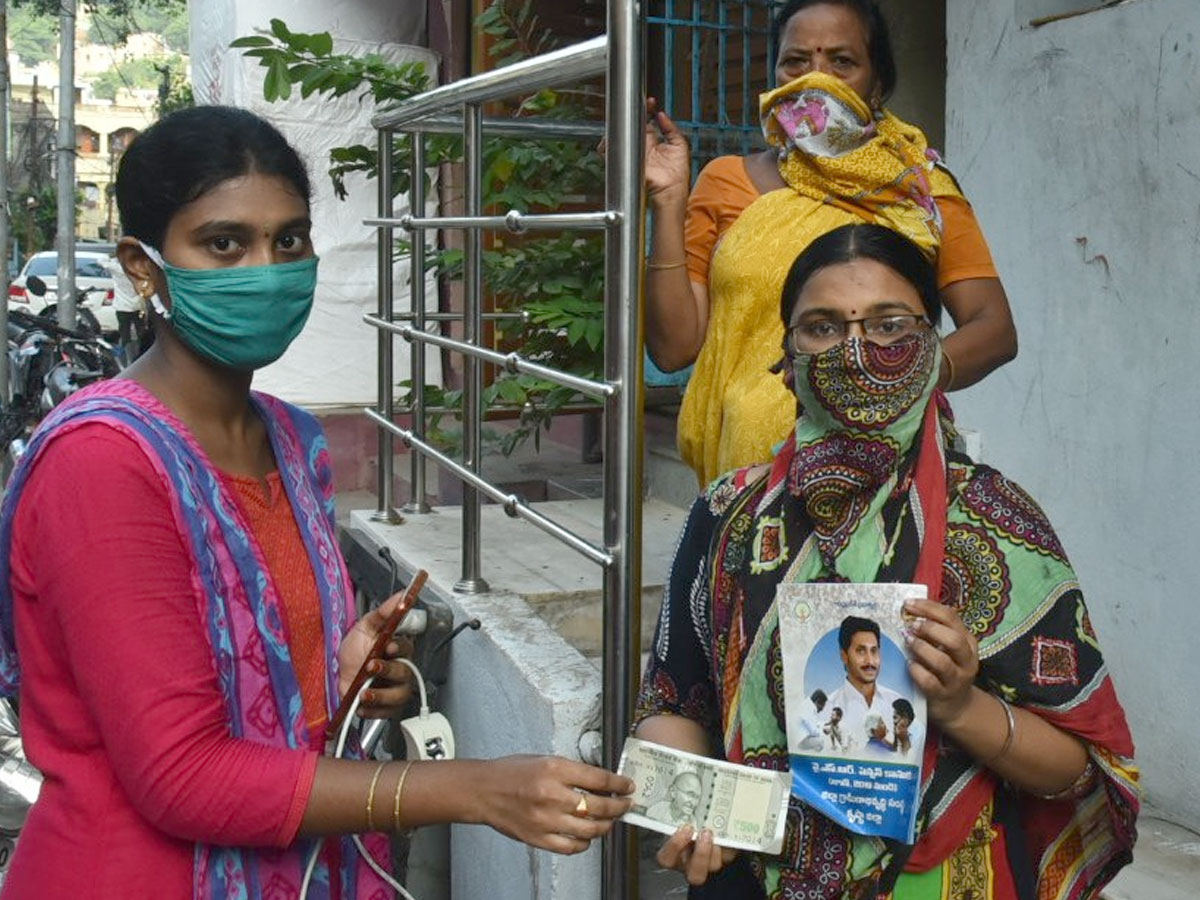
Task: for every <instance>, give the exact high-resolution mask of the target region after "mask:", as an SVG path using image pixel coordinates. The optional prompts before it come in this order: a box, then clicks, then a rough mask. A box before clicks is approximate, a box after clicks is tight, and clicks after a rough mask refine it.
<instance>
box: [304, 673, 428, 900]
mask: <svg viewBox="0 0 1200 900" xmlns="http://www.w3.org/2000/svg"><path fill="white" fill-rule="evenodd" d="M397 661H398V662H402V663H404V664H405V665H407V666H408V667H409V668H410V669H412V671H413V673H414V674H415V675H416V676H417V686H418V689H419V690H420V692H421V710H422V711H423V712H425V713H428V712H429V709H428V707H427V706H426V698H425V679H424V678H422V677H421V672H420V670H418V669H417V667H416V666H414V665H413V664H412V663H411V662H409V661H408V660H407V659H401V660H397ZM374 683H375V679H374V678H368V679H367V680H366V681H365V682H363V686H362V688H361V689H360V690H359V692H358V694H357V695H356V696H355V698H354V701H353V702H352V703H351V704H350V710H349V712H347V713H346V720H345V721H344V722H343V723H342V730H341V731H339V732H338V739H337V744H336V745H335V746H334V750H333V756H334V758H335V759H340V758H341V756H342V753H343V751H345V749H346V741H347V739H348V738H349V736H350V727H351V726H352V725H353V724H354V715H355V713H357V712H358V706H359V704H360V703H361V702H362V696H363V692H364V691H366V690H367V688H369V687H370V686H371V685H372V684H374ZM350 839H351V840H352V841H354V846H355V847H357V848H358V852H359V854H360V855H361V856H362V858H363V860H364V861H365V862H366V864H367V865H368V866H369V867H370V869H371V871H373V872H374V873H375V874H376V875H378V876H379V877H380V878H382V879H383V880H384V881H385V882H387V884H388V886H389V887H391V889H392V890H394V891H395V892H396V893H397V894H399V895H400V896H401V897H403V898H404V900H416V898H415V897H413V895H412V894H410V893H409V892H408V891H406V890H405V889H404V885H402V884H400V883H399V882H398V881H396V880H395V879H394V878H392V876H391V875H390V874H388V872H387V871H386V870H384V868H383V867H382V866H380V865H379V863H377V862H376V861H375V858H374V857H373V856H371V854H370V852H368V850H367V848H366V847H364V846H363V843H362V840H361V839H360V838H359V836H358V835H357V834H354V835H351V836H350ZM324 844H325V839H324V838H317V843H316V845H315V846H314V847H313V848H312V851H311V852H310V853H309V855H308V862H307V863H306V864H305V866H304V879H303V880H302V881H301V882H300V896H299V898H298V900H306V898H307V897H308V888H309V885H310V884H311V882H312V876H313V872H314V871H316V868H317V859H318V857H320V855H321V847H322V846H324Z"/></svg>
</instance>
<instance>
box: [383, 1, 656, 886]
mask: <svg viewBox="0 0 1200 900" xmlns="http://www.w3.org/2000/svg"><path fill="white" fill-rule="evenodd" d="M640 7H641V4H640V3H638V2H636V0H610V2H609V3H608V33H607V35H606V36H605V37H600V38H595V39H593V40H590V41H586V42H583V43H580V44H576V45H574V46H572V47H566V48H563V49H561V50H556V51H554V52H553V53H548V54H544V55H542V56H539V57H536V58H534V59H529V60H525V61H523V62H519V63H516V64H515V65H511V66H508V67H506V68H504V69H499V70H497V71H493V72H487V73H484V74H481V75H477V76H473V77H471V78H465V79H462V80H460V81H456V82H453V83H451V84H447V85H444V86H442V87H438V88H435V89H433V90H431V91H427V92H426V93H424V94H421V95H419V96H417V97H413V98H411V99H410V100H407V101H405V102H403V103H401V104H399V105H397V106H396V107H394V108H392V109H390V110H387V111H385V112H381V113H379V114H377V115H376V116H375V117H374V118H373V120H372V124H373V125H374V126H375V128H376V129H378V132H379V214H378V217H376V218H372V219H368V220H367V224H369V225H372V226H375V227H377V228H378V229H379V258H378V265H379V308H378V312H377V314H376V315H373V316H366V317H365V319H366V321H367V322H368V324H370V325H372V326H373V327H375V328H376V329H377V330H378V336H379V343H378V349H379V396H378V403H377V406H376V408H375V409H372V410H368V411H367V414H368V415H369V416H370V417H371V419H372V420H373V421H375V422H376V423H377V424H378V425H379V481H378V491H377V494H378V505H377V512H376V516H377V517H378V518H380V519H383V520H385V521H394V520H395V519H394V513H393V497H392V491H393V471H392V466H393V459H392V450H393V441H394V438H396V437H399V438H400V439H401V440H402V441H404V443H405V444H407V445H408V446H409V447H410V448H411V449H412V451H413V452H412V454H411V462H410V464H411V466H412V494H411V501H410V502H409V504H408V505H407V506H406V507H405V511H406V512H409V513H421V512H425V511H427V510H428V508H429V507H428V504H427V501H426V493H425V462H426V460H427V459H430V458H431V459H433V460H434V461H435V462H436V463H437V464H438V465H440V466H442V467H444V468H446V469H448V470H449V471H451V472H453V473H454V474H455V475H457V476H458V477H459V478H460V479H461V480H462V481H463V501H462V504H463V554H462V578H461V579H460V581H459V582H458V583H457V584H456V585H455V589H456V590H460V591H466V592H478V591H486V590H487V589H488V586H487V582H486V581H485V580H484V578H483V573H482V572H481V560H480V502H481V498H482V496H483V495H486V496H489V497H491V498H492V499H493V500H495V501H497V502H499V503H501V504H503V506H504V509H505V511H506V512H507V513H508V514H509V515H512V516H517V517H520V518H523V519H525V520H527V521H529V522H531V523H533V524H534V525H536V526H537V527H538V528H541V529H542V530H544V531H546V532H547V533H548V534H551V535H553V536H554V537H556V538H558V539H559V540H561V541H563V542H564V543H565V544H566V545H567V546H569V547H571V548H572V549H574V550H576V551H577V552H579V553H581V554H582V555H583V556H585V557H587V558H588V559H590V560H592V561H593V562H595V563H598V564H599V565H600V566H601V567H602V569H603V573H604V635H603V637H604V650H603V697H602V704H603V731H604V759H605V763H606V764H607V765H608V766H609V767H610V768H615V767H616V765H617V763H618V758H619V754H620V751H621V744H622V742H623V740H624V736H625V733H626V729H627V728H628V725H629V722H630V720H631V718H632V712H633V701H634V697H635V694H636V691H637V682H638V674H639V673H638V664H639V662H640V659H641V634H640V626H641V583H642V578H641V576H642V571H641V568H642V567H641V563H642V553H641V545H642V535H641V519H642V508H641V501H642V489H641V486H642V399H643V398H642V310H641V303H640V298H641V294H642V290H641V288H642V284H641V277H642V274H641V273H642V252H643V211H644V196H643V170H642V142H643V127H644V110H645V92H644V86H643V78H644V63H643V54H644V43H645V38H644V32H645V26H644V21H643V19H642V17H641V13H640ZM602 74H606V75H607V79H608V82H607V100H606V121H605V126H604V129H603V132H602V134H603V136H604V138H605V141H606V144H607V148H608V149H607V153H606V157H605V158H606V163H605V166H606V171H605V207H606V208H605V209H604V210H601V211H599V212H590V213H565V214H552V215H530V214H526V213H524V212H521V211H517V210H514V211H510V212H508V213H507V214H506V215H503V216H483V215H482V214H481V213H482V205H483V204H482V190H481V187H482V150H483V143H482V137H483V132H484V131H485V130H494V131H495V133H496V134H503V135H520V136H529V137H532V138H536V137H539V136H543V137H551V138H554V139H562V138H564V137H574V138H579V139H584V140H592V139H595V137H597V136H599V134H600V132H599V131H598V129H597V128H596V126H595V125H591V124H564V123H561V122H538V121H536V120H509V121H507V122H498V121H493V120H485V119H484V118H483V116H482V114H481V104H483V103H487V102H490V101H493V100H498V99H503V98H506V97H511V96H513V95H514V94H528V93H532V92H534V91H537V90H540V89H541V88H544V87H554V86H560V85H562V84H569V83H572V82H577V81H580V80H583V79H587V78H591V77H594V76H597V75H602ZM493 125H495V128H494V129H493V128H492V126H493ZM458 128H461V131H462V135H463V140H464V144H465V169H466V197H465V215H463V216H457V217H440V218H439V217H426V216H425V215H424V213H425V206H426V196H425V184H424V172H425V160H426V156H425V142H424V135H425V134H427V133H448V132H450V131H453V130H456V129H458ZM394 132H406V133H409V134H411V135H412V172H411V179H410V184H411V187H410V188H409V209H410V210H411V213H410V214H408V215H405V216H401V217H399V218H397V217H396V215H395V210H394V208H393V204H392V188H393V182H392V134H393V133H394ZM396 228H401V229H404V230H407V231H409V232H410V233H413V234H415V236H416V239H414V240H413V241H412V256H411V272H412V275H411V277H410V283H411V288H410V298H411V310H410V311H409V312H406V313H401V314H399V315H397V314H396V311H395V309H394V297H393V290H392V289H393V284H392V263H391V254H392V238H393V233H394V230H395V229H396ZM437 228H456V229H461V230H463V231H464V245H465V246H464V256H463V288H464V301H463V316H462V321H463V339H462V340H461V341H459V340H453V339H451V338H448V337H443V336H441V335H439V334H434V333H431V332H428V331H426V323H427V321H434V320H442V319H444V318H445V316H444V315H430V316H428V317H427V316H426V313H425V279H424V271H425V241H424V231H425V230H427V229H437ZM543 228H545V229H564V228H571V229H576V228H579V229H583V228H593V229H602V230H603V231H604V234H605V276H604V278H605V290H604V380H603V381H590V380H588V379H584V378H579V377H578V376H574V375H570V374H569V373H565V372H559V371H556V370H553V369H550V368H548V367H546V366H542V365H540V364H537V363H534V362H532V361H530V360H526V359H524V358H522V357H521V356H520V355H518V354H516V353H511V354H500V353H497V352H495V351H493V350H491V349H489V348H487V347H483V346H481V336H482V334H483V320H484V314H483V312H482V305H481V293H482V292H481V288H482V242H481V237H482V230H484V229H507V230H509V231H513V232H520V231H525V230H533V229H543ZM395 335H400V336H401V337H403V338H405V339H406V340H408V341H409V342H410V343H411V345H412V367H411V373H412V405H411V412H412V421H411V426H410V427H409V428H403V427H400V426H399V425H397V424H396V422H395V415H396V405H395V396H394V393H393V390H394V388H393V385H394V377H393V376H394V372H393V355H392V353H393V347H392V342H393V339H394V336H395ZM426 345H433V346H435V347H439V348H443V349H448V350H451V351H454V352H458V353H461V354H462V356H463V406H462V411H463V461H462V463H461V464H459V463H457V462H455V461H454V460H452V459H450V458H449V457H447V456H446V455H444V454H442V453H440V452H439V451H438V450H436V449H435V448H434V447H432V446H430V444H429V443H428V442H427V441H426V440H425V422H424V420H425V409H426V407H425V398H424V385H425V350H426ZM487 362H490V363H494V364H495V365H498V366H502V367H504V368H506V369H507V370H508V371H510V372H527V373H530V374H535V375H537V376H538V377H540V378H545V379H546V380H548V381H552V382H554V383H556V384H561V385H565V386H567V387H570V388H572V389H574V390H576V391H579V392H581V393H583V394H586V395H589V396H592V397H596V398H599V399H601V400H603V402H604V528H603V545H602V546H597V545H596V544H594V543H592V542H591V541H588V540H586V539H584V538H583V537H581V536H579V535H577V534H574V533H572V532H571V531H570V530H569V529H567V528H565V527H563V526H562V525H560V524H558V523H557V522H555V521H553V520H552V519H550V518H548V517H546V516H544V515H542V514H541V513H539V512H538V511H537V510H535V509H533V508H532V507H531V506H530V505H528V504H527V503H525V502H524V501H523V500H521V499H520V498H519V497H517V496H515V495H512V494H506V493H504V492H503V491H502V490H500V489H499V488H497V487H496V486H495V485H492V484H490V483H488V482H487V481H486V480H485V479H483V478H482V477H481V476H480V451H481V444H482V434H481V427H482V421H483V411H482V387H483V384H482V365H483V364H484V363H487ZM601 896H602V897H604V898H605V900H634V898H635V897H636V896H637V847H636V843H635V840H634V834H633V830H632V829H630V828H628V827H626V826H624V825H618V826H617V827H616V828H615V829H614V830H613V831H612V832H611V833H610V835H609V837H607V838H606V839H605V843H604V861H603V878H602V884H601Z"/></svg>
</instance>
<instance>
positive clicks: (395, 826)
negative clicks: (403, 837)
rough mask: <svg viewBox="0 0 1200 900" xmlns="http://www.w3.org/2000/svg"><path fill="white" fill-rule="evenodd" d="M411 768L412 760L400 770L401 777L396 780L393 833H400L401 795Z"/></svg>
mask: <svg viewBox="0 0 1200 900" xmlns="http://www.w3.org/2000/svg"><path fill="white" fill-rule="evenodd" d="M411 768H412V760H409V761H408V762H406V763H405V764H404V768H403V769H401V770H400V777H399V778H398V779H397V780H396V796H395V798H394V799H393V805H392V831H395V832H399V831H400V795H401V794H402V793H403V792H404V779H405V778H407V777H408V770H409V769H411Z"/></svg>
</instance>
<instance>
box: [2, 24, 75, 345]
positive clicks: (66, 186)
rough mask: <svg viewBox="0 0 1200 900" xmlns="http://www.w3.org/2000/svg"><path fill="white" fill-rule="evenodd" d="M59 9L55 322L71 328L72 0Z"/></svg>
mask: <svg viewBox="0 0 1200 900" xmlns="http://www.w3.org/2000/svg"><path fill="white" fill-rule="evenodd" d="M58 12H59V15H58V44H59V50H58V69H59V70H58V181H57V188H58V233H57V235H56V236H55V241H54V243H55V248H56V249H57V250H58V285H57V293H58V324H59V325H61V326H62V327H63V328H74V327H75V0H60V2H59V7H58ZM6 302H7V301H6Z"/></svg>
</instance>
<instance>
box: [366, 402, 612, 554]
mask: <svg viewBox="0 0 1200 900" xmlns="http://www.w3.org/2000/svg"><path fill="white" fill-rule="evenodd" d="M367 415H368V416H369V417H370V418H371V419H372V420H374V421H375V422H376V423H377V424H378V425H379V426H380V427H382V428H383V429H384V430H386V431H388V432H390V433H391V434H394V435H395V436H396V437H398V438H400V440H402V441H404V443H405V444H407V445H408V446H409V447H413V448H415V449H417V450H419V451H420V455H422V456H428V457H429V458H430V459H432V460H434V461H435V462H437V464H438V465H440V466H442V467H444V468H445V469H446V470H447V471H450V472H453V473H454V474H455V475H457V476H458V477H459V478H461V479H462V480H463V481H465V482H466V483H467V484H469V485H471V487H473V488H475V489H476V490H478V491H479V492H480V493H483V494H487V495H488V496H489V497H491V498H492V499H493V500H495V501H496V502H497V503H500V504H502V505H503V506H504V512H505V513H506V514H507V515H509V516H511V517H513V518H514V519H515V518H520V519H524V520H525V521H527V522H529V523H531V524H533V525H536V526H537V527H538V528H540V529H542V531H544V532H546V534H549V535H551V536H552V537H555V538H557V539H558V540H560V541H562V542H563V543H564V544H566V545H567V546H568V547H570V548H571V549H572V550H574V551H576V552H577V553H580V554H582V555H583V556H586V557H587V558H588V559H590V560H591V561H592V562H594V563H596V564H597V565H601V566H605V567H607V566H611V565H612V563H613V557H612V554H610V553H608V552H607V551H605V550H604V549H603V548H602V547H597V546H596V545H595V544H593V543H592V542H591V541H589V540H587V538H583V537H580V536H579V535H577V534H576V533H575V532H573V531H571V530H570V529H569V528H566V527H564V526H562V525H560V524H559V523H558V522H555V521H554V520H553V519H551V518H550V517H549V516H544V515H542V514H541V513H540V512H538V511H537V510H535V509H534V508H533V507H532V506H530V505H529V504H528V503H526V502H525V501H524V500H522V499H521V498H520V497H519V496H517V495H516V494H506V493H504V491H502V490H500V489H499V488H498V487H496V486H495V485H494V484H491V483H490V482H488V481H487V480H486V479H483V478H480V477H479V476H478V475H476V474H475V473H474V472H472V471H471V470H470V469H468V468H466V467H464V466H460V465H459V464H458V463H456V462H455V461H454V460H452V459H451V458H450V457H448V456H447V455H446V454H444V453H442V452H441V451H440V450H438V449H437V448H436V447H434V446H433V445H432V444H428V443H426V442H425V441H422V440H421V439H419V438H417V437H416V436H415V435H414V434H413V433H412V431H411V430H409V429H407V428H401V427H400V426H399V425H397V424H396V423H395V422H389V421H388V420H387V419H385V418H384V417H383V416H381V415H379V413H377V412H375V410H373V409H369V410H367Z"/></svg>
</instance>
